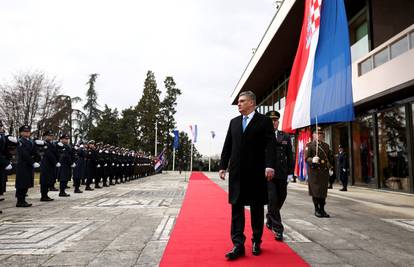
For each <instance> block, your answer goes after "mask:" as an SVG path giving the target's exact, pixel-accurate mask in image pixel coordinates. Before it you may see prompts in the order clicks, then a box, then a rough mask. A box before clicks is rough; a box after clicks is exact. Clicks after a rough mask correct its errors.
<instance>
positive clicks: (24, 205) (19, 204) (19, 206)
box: [16, 201, 32, 208]
mask: <svg viewBox="0 0 414 267" xmlns="http://www.w3.org/2000/svg"><path fill="white" fill-rule="evenodd" d="M31 206H32V203H27V202H26V201H25V202H20V203H17V204H16V207H18V208H28V207H31Z"/></svg>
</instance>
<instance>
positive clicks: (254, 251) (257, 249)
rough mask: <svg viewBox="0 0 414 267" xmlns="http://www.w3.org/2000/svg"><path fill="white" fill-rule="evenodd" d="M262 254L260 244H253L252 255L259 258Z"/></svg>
mask: <svg viewBox="0 0 414 267" xmlns="http://www.w3.org/2000/svg"><path fill="white" fill-rule="evenodd" d="M260 253H262V249H261V248H260V243H259V242H253V244H252V254H253V255H255V256H259V255H260Z"/></svg>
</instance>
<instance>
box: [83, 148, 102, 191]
mask: <svg viewBox="0 0 414 267" xmlns="http://www.w3.org/2000/svg"><path fill="white" fill-rule="evenodd" d="M97 166H98V158H97V152H96V147H95V140H90V141H89V142H88V151H87V153H86V187H85V190H86V191H93V190H94V189H93V188H91V184H92V182H93V181H94V179H96V169H97ZM99 167H100V166H99Z"/></svg>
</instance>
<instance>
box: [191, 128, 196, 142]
mask: <svg viewBox="0 0 414 267" xmlns="http://www.w3.org/2000/svg"><path fill="white" fill-rule="evenodd" d="M190 131H191V136H192V141H193V144H195V143H197V124H194V125H190Z"/></svg>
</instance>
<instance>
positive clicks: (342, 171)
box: [338, 145, 349, 191]
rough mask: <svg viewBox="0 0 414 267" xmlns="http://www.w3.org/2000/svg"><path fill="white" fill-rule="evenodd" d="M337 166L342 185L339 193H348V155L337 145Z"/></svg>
mask: <svg viewBox="0 0 414 267" xmlns="http://www.w3.org/2000/svg"><path fill="white" fill-rule="evenodd" d="M338 165H339V166H338V169H339V180H341V183H342V188H341V189H339V191H348V168H349V167H348V155H347V154H346V152H345V151H344V147H343V146H342V145H339V153H338Z"/></svg>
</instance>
